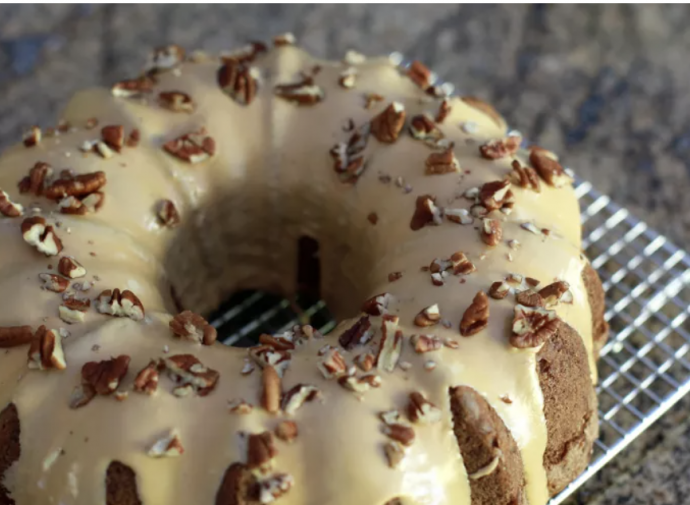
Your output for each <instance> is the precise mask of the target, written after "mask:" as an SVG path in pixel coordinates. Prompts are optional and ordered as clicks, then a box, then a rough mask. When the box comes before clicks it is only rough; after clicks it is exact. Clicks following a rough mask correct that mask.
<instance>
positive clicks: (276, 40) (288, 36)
mask: <svg viewBox="0 0 690 505" xmlns="http://www.w3.org/2000/svg"><path fill="white" fill-rule="evenodd" d="M296 43H297V40H296V39H295V36H294V35H293V34H292V33H290V32H287V33H283V34H281V35H276V36H275V37H273V45H274V46H276V47H284V46H294V45H295V44H296Z"/></svg>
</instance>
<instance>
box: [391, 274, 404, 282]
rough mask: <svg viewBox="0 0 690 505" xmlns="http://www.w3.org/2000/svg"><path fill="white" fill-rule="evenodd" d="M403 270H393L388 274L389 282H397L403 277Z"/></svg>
mask: <svg viewBox="0 0 690 505" xmlns="http://www.w3.org/2000/svg"><path fill="white" fill-rule="evenodd" d="M402 276H403V274H402V272H391V273H389V274H388V282H395V281H398V280H400V279H402Z"/></svg>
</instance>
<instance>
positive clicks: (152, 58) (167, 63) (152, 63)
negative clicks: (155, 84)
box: [146, 44, 185, 73]
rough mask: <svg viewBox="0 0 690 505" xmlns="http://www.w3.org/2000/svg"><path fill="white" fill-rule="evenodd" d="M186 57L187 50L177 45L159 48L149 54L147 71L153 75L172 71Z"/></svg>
mask: <svg viewBox="0 0 690 505" xmlns="http://www.w3.org/2000/svg"><path fill="white" fill-rule="evenodd" d="M184 57H185V50H184V49H183V48H182V47H180V46H178V45H176V44H170V45H168V46H164V47H157V48H155V49H154V50H153V51H152V52H151V54H149V60H148V63H147V65H146V69H147V71H149V72H153V73H156V72H163V71H166V70H172V69H174V68H175V67H177V66H178V65H179V64H180V63H182V62H183V61H184Z"/></svg>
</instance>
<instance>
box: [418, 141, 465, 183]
mask: <svg viewBox="0 0 690 505" xmlns="http://www.w3.org/2000/svg"><path fill="white" fill-rule="evenodd" d="M425 163H426V170H425V172H424V173H425V174H426V175H443V174H449V173H452V172H459V171H460V163H458V159H457V158H456V157H455V154H453V145H452V144H451V145H449V146H448V147H447V148H446V149H445V150H444V151H441V152H433V153H431V154H429V156H428V157H427V159H426V162H425Z"/></svg>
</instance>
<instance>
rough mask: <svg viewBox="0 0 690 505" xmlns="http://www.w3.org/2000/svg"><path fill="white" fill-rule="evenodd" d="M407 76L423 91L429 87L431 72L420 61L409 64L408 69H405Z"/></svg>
mask: <svg viewBox="0 0 690 505" xmlns="http://www.w3.org/2000/svg"><path fill="white" fill-rule="evenodd" d="M407 76H408V77H409V78H410V79H412V82H414V83H415V84H416V85H417V86H419V87H420V88H421V89H423V90H425V91H426V89H427V88H428V87H429V86H430V85H431V78H432V73H431V70H429V67H427V66H426V65H425V64H424V63H422V62H421V61H417V60H414V61H413V62H412V63H411V64H410V68H408V69H407Z"/></svg>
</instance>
